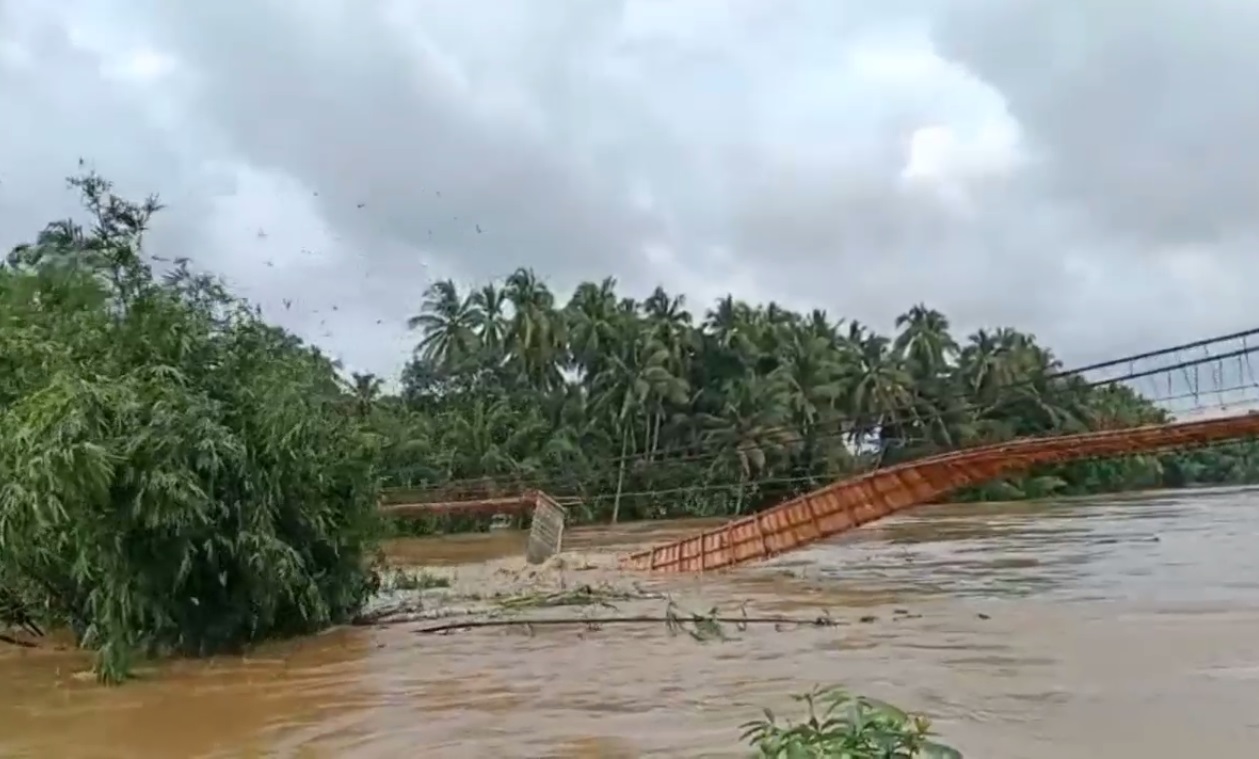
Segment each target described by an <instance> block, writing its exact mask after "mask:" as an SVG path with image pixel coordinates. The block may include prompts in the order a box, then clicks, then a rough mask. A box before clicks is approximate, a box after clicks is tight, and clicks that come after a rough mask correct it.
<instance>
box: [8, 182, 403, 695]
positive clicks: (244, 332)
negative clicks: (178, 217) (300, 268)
mask: <svg viewBox="0 0 1259 759" xmlns="http://www.w3.org/2000/svg"><path fill="white" fill-rule="evenodd" d="M72 185H73V186H74V187H75V188H76V189H77V190H78V191H79V192H80V193H81V194H82V197H83V199H84V202H85V205H86V207H87V209H88V211H89V212H90V215H91V225H90V226H88V227H83V226H79V225H77V224H75V223H74V222H71V221H66V222H58V223H55V224H51V225H49V226H48V227H47V228H46V229H45V230H44V231H43V232H42V233H40V234H39V236H38V237H37V239H36V241H35V242H34V243H32V244H29V245H24V246H21V247H19V248H17V249H15V250H14V251H13V252H12V254H11V255H9V257H8V259H7V261H6V263H5V264H4V266H3V267H0V429H3V430H4V434H3V435H0V596H3V597H4V599H5V601H4V604H3V608H0V614H4V615H5V617H6V618H7V619H8V620H9V621H14V620H16V621H22V620H39V621H42V622H44V623H45V624H50V625H65V626H67V627H69V628H70V629H71V630H73V632H74V634H75V636H76V638H77V639H78V642H79V643H80V644H81V645H83V646H85V647H88V648H91V649H95V650H96V651H97V652H98V658H97V664H98V673H99V675H100V677H101V678H102V679H105V680H109V681H117V680H119V679H121V678H123V677H124V676H125V675H126V673H127V671H128V666H129V663H130V662H131V661H132V658H133V657H134V656H135V655H136V654H145V653H159V652H179V653H187V654H207V653H212V652H216V651H224V650H231V649H235V648H238V647H240V646H242V645H245V644H248V643H250V642H252V641H256V640H259V639H262V638H267V637H272V636H278V635H290V634H297V633H307V632H311V631H314V630H317V629H319V628H322V627H325V626H327V625H330V624H334V623H338V622H342V621H345V620H346V619H348V618H349V617H350V615H352V614H353V613H354V612H355V611H356V610H357V609H358V608H359V606H360V605H361V603H362V601H363V600H364V598H365V595H366V594H367V592H368V591H369V589H370V585H371V574H370V571H369V567H368V564H367V560H368V558H369V551H370V549H371V547H372V540H373V538H374V536H375V534H376V529H377V516H376V515H377V508H376V502H377V472H376V461H377V451H376V449H375V446H374V442H373V441H374V440H375V438H374V437H373V436H370V435H368V434H367V433H366V431H365V429H364V428H363V427H362V426H361V424H360V423H359V421H358V416H359V415H358V413H357V412H358V411H361V410H363V408H362V406H360V405H359V404H357V403H356V400H365V396H367V395H368V394H369V393H368V392H367V391H369V390H371V391H373V392H374V391H375V390H376V389H378V388H377V387H376V386H375V385H373V383H372V382H370V381H366V382H363V383H361V388H360V389H361V390H362V393H361V394H360V397H359V398H358V399H355V398H354V397H352V396H350V395H348V394H347V393H345V392H344V391H343V389H342V385H341V383H340V382H339V380H338V376H337V373H336V369H335V366H334V364H333V363H332V362H330V361H329V360H328V359H326V358H324V357H322V356H321V355H319V354H318V352H316V351H313V350H311V349H309V348H306V347H303V346H302V344H301V341H300V340H298V339H296V338H295V337H293V336H292V335H289V334H287V333H285V332H283V331H282V330H279V329H277V328H275V327H272V326H269V325H267V324H265V323H264V322H262V321H261V320H260V318H259V317H258V314H257V312H256V310H253V309H251V308H250V307H249V306H248V305H247V304H245V303H243V302H241V301H239V300H237V299H235V298H233V297H231V296H230V295H229V294H228V293H227V292H226V291H225V290H224V289H223V287H222V286H221V285H220V284H218V283H217V282H215V281H214V280H213V279H211V278H209V277H205V276H199V275H194V274H193V273H191V272H190V270H189V268H188V263H187V261H180V262H178V264H177V266H176V267H175V268H174V269H173V270H172V271H170V272H169V273H168V274H166V275H165V276H164V277H163V278H161V279H159V278H156V277H155V276H154V274H153V271H152V269H151V268H150V264H149V262H148V260H147V259H146V258H145V254H144V253H143V251H142V248H141V242H142V238H143V234H144V231H145V228H146V226H147V224H148V221H149V218H150V216H151V215H152V214H153V213H155V212H156V211H157V210H158V209H159V205H158V203H157V201H156V200H155V199H150V200H149V201H147V202H145V203H142V204H135V203H130V202H127V201H125V200H123V199H121V198H119V197H117V196H115V195H114V194H113V192H112V190H111V187H110V185H109V183H108V182H106V181H105V180H103V179H101V178H100V177H98V176H96V175H94V174H88V175H86V176H83V177H80V178H77V179H75V180H72ZM0 621H3V620H0Z"/></svg>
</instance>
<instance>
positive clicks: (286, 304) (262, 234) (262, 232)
mask: <svg viewBox="0 0 1259 759" xmlns="http://www.w3.org/2000/svg"><path fill="white" fill-rule="evenodd" d="M434 194H435V196H436V197H437V198H438V199H441V197H442V193H441V191H440V190H438V191H435V193H434ZM312 195H313V196H314V197H316V198H318V197H319V192H318V191H314V192H312ZM367 207H368V204H367V203H366V202H365V201H359V202H357V203H355V210H358V211H361V210H363V209H365V208H367ZM450 218H451V220H452V221H453V222H454V223H455V224H459V223H460V219H459V216H457V215H456V216H451V217H450ZM472 228H473V229H474V230H475V231H476V234H478V235H479V234H484V233H485V231H484V230H483V229H482V228H481V225H480V223H477V222H473V224H472ZM426 232H427V236H428V239H429V240H432V238H433V230H432V229H431V228H430V229H427V230H426ZM255 237H256V238H257V239H258V240H259V241H260V242H265V241H267V240H269V239H270V234H269V233H268V232H267V230H266V229H265V228H262V227H259V228H258V230H257V231H256V232H255ZM340 239H341V238H339V237H337V238H334V240H336V241H340ZM301 254H302V255H303V256H313V255H315V251H313V250H310V249H308V248H302V249H301ZM159 260H160V259H159ZM264 264H265V265H266V266H267V267H268V268H275V265H276V264H275V261H274V260H271V259H266V260H265V261H264ZM363 276H364V277H365V278H371V277H372V276H373V274H372V272H371V271H370V270H365V271H364V274H363ZM280 303H281V305H282V307H283V309H284V311H286V312H292V310H293V308H294V306H295V305H297V304H296V301H295V300H294V299H293V298H288V297H286V298H283V299H281V301H280ZM299 307H300V306H299ZM325 309H328V310H330V311H331V312H332V313H338V312H340V310H341V309H340V306H339V305H338V304H336V303H331V304H328V305H327V306H324V307H316V308H311V309H310V310H309V312H308V313H309V315H310V316H312V317H314V316H317V317H319V321H318V329H319V330H320V331H319V334H318V337H319V338H321V339H324V340H330V339H332V338H334V337H335V333H334V331H333V328H332V326H330V325H329V323H328V320H329V318H332V314H331V313H329V312H328V311H327V310H325ZM384 323H385V319H383V318H380V319H376V324H377V325H383V324H384ZM308 339H309V338H308ZM329 347H331V346H329ZM337 358H339V357H337Z"/></svg>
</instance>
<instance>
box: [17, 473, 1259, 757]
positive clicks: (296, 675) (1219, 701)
mask: <svg viewBox="0 0 1259 759" xmlns="http://www.w3.org/2000/svg"><path fill="white" fill-rule="evenodd" d="M702 524H703V523H696V522H691V523H689V524H678V523H673V524H659V523H656V524H641V525H630V526H625V527H618V528H616V529H596V530H574V531H571V532H570V534H569V536H567V539H566V549H567V551H568V552H570V554H571V555H570V556H568V557H566V558H565V561H564V562H563V563H562V565H560V566H558V567H550V568H548V569H546V570H544V572H543V574H542V575H539V576H537V577H533V578H529V577H524V576H522V575H521V574H520V573H519V571H518V570H520V569H522V568H523V567H521V566H519V565H520V564H521V562H519V560H518V559H516V558H514V557H518V556H519V555H520V553H521V551H522V548H523V535H520V534H517V533H510V532H495V533H491V534H489V535H476V536H458V537H451V538H442V539H434V540H410V541H402V542H399V543H396V544H394V545H392V546H390V547H389V550H390V554H391V556H392V557H393V559H394V560H395V561H397V562H399V563H409V564H417V565H418V564H422V565H425V566H428V567H434V568H436V569H435V570H434V572H436V573H444V574H445V575H446V576H448V577H450V578H451V586H452V589H451V592H452V593H464V592H472V590H473V589H481V592H483V593H485V594H489V595H492V594H493V593H494V592H499V591H501V592H506V593H511V592H517V591H519V590H521V589H523V588H528V587H543V588H555V587H559V586H561V585H562V586H564V587H572V586H580V585H583V584H584V585H590V586H599V585H601V584H607V585H609V586H612V587H616V586H617V585H618V583H619V584H620V585H621V586H626V585H628V584H632V583H633V582H637V583H638V588H639V589H641V590H643V591H644V592H643V593H642V596H643V597H641V598H639V599H637V600H628V601H618V602H616V604H615V605H616V607H617V609H616V611H615V613H616V614H617V615H632V614H649V615H651V614H654V615H659V614H662V613H663V612H664V607H665V604H666V601H664V600H663V599H662V598H660V597H656V596H660V595H662V594H669V595H670V596H671V597H673V598H674V600H676V601H677V602H678V603H679V604H681V605H683V606H686V607H689V608H694V609H697V610H699V609H704V610H706V609H707V608H708V607H710V606H712V605H714V604H717V605H722V606H724V607H726V608H729V609H732V610H733V609H736V608H737V607H738V606H739V605H740V604H744V603H746V604H747V607H748V609H749V613H765V614H789V615H793V616H816V615H819V614H822V613H823V612H829V614H830V615H831V616H832V617H833V618H834V619H836V620H838V621H840V622H844V623H845V624H841V625H839V626H836V627H818V628H804V629H793V630H787V631H776V630H774V629H773V628H772V627H768V626H767V627H753V628H750V629H748V630H747V631H732V632H731V635H732V636H733V637H734V639H733V640H729V641H725V642H707V643H701V642H697V641H695V640H692V639H691V638H690V637H689V636H684V635H683V636H670V635H668V634H667V632H666V631H665V630H664V628H663V625H659V626H657V625H643V626H635V627H612V626H610V627H606V628H603V629H601V630H588V629H584V628H583V627H582V626H572V627H564V628H542V627H539V628H536V629H534V630H533V631H532V634H531V635H526V634H523V633H522V632H520V631H518V630H502V629H489V630H473V631H466V632H461V633H457V634H453V635H447V636H429V635H416V634H415V633H414V632H413V631H412V628H413V627H414V626H416V625H411V626H389V627H385V628H380V629H375V628H368V629H355V630H348V631H340V632H336V633H331V634H328V635H325V636H322V637H319V638H315V639H311V640H306V641H300V642H297V643H292V644H280V645H273V646H267V647H265V648H264V649H262V650H260V651H257V652H254V653H253V654H251V655H250V656H249V657H247V658H245V659H239V658H232V659H227V658H224V659H219V660H214V661H211V662H178V663H174V664H170V665H165V666H163V667H162V668H161V669H160V671H158V672H157V673H155V674H153V675H151V676H150V677H147V678H145V679H144V680H142V681H139V682H135V683H132V684H129V685H127V686H126V687H124V688H122V689H120V690H107V689H102V688H98V687H96V686H94V685H91V684H88V683H84V682H82V681H81V679H80V678H77V677H75V674H74V673H75V672H77V671H79V670H81V669H82V668H83V667H84V660H83V658H82V657H81V656H80V655H78V654H73V653H66V652H50V651H23V650H17V649H12V648H0V678H3V680H4V682H5V683H6V698H5V699H4V701H3V702H2V703H0V756H39V757H45V756H56V757H65V758H66V759H77V758H80V757H81V758H83V759H89V758H91V759H96V758H97V757H99V758H100V759H105V758H106V757H129V758H130V757H138V758H140V759H148V758H149V757H152V758H153V759H157V758H158V757H161V758H162V759H166V757H170V756H181V757H185V756H186V757H219V756H222V757H239V756H292V757H299V756H301V757H324V756H329V757H333V756H335V757H342V756H345V757H355V758H357V757H396V756H403V755H415V754H421V755H424V756H433V757H474V758H479V757H485V756H503V757H529V758H533V759H536V758H537V757H552V756H554V757H619V756H624V757H633V756H668V757H677V756H741V755H744V754H743V753H742V752H741V751H740V748H739V746H738V742H737V739H738V732H739V731H738V725H739V723H740V722H743V721H744V720H746V719H749V718H753V717H755V716H757V713H758V709H759V707H760V706H762V705H764V706H770V707H773V708H775V709H776V710H780V711H781V710H783V709H784V708H786V709H788V710H789V706H788V698H787V697H788V695H789V694H791V693H794V692H798V691H801V690H806V689H808V688H809V687H810V686H812V685H813V684H816V683H827V684H829V683H844V684H846V685H849V686H851V687H853V688H854V689H856V690H859V691H861V692H864V693H868V694H870V695H873V696H877V697H880V698H884V699H887V700H890V701H893V702H896V703H898V704H901V705H903V706H906V707H909V708H912V709H915V710H920V711H923V712H926V713H927V714H929V715H930V716H932V717H933V718H934V719H935V720H936V723H937V727H938V729H939V731H940V732H941V733H942V734H943V735H944V736H945V737H946V738H947V739H948V741H949V742H950V743H952V744H954V745H957V746H958V747H959V748H961V749H963V750H964V751H965V752H966V753H967V756H968V757H975V758H977V759H984V758H985V757H995V758H997V759H1050V758H1051V757H1052V758H1054V759H1058V758H1060V757H1062V756H1073V757H1074V756H1080V757H1085V756H1106V757H1108V759H1126V758H1127V757H1133V758H1134V759H1135V758H1136V757H1141V758H1142V759H1151V758H1155V759H1157V758H1160V757H1168V758H1170V757H1181V756H1183V755H1185V754H1188V753H1190V752H1194V753H1197V754H1200V755H1205V756H1244V755H1249V753H1251V752H1253V750H1254V746H1255V745H1256V744H1259V717H1254V716H1253V710H1252V709H1250V708H1249V707H1250V705H1251V704H1253V703H1255V702H1256V701H1257V700H1259V636H1255V635H1254V630H1255V629H1256V628H1257V627H1259V551H1256V550H1255V549H1256V547H1257V544H1256V541H1259V493H1256V492H1254V491H1238V490H1232V491H1200V492H1191V493H1190V492H1186V493H1175V494H1167V493H1162V494H1153V495H1141V496H1129V497H1124V498H1119V499H1092V500H1081V501H1071V502H1063V503H1035V504H1003V505H999V506H998V505H958V506H941V507H930V508H926V509H921V510H918V511H915V512H914V513H912V514H910V515H909V516H907V517H902V518H898V519H894V520H889V521H887V522H885V523H882V524H878V525H874V526H872V527H869V528H866V529H863V530H859V531H857V532H856V533H854V534H852V535H850V536H848V537H846V538H844V539H841V540H839V541H836V542H833V543H829V544H826V545H822V546H818V547H815V548H811V549H808V550H806V551H802V552H800V553H796V554H792V555H789V556H786V557H783V558H782V559H780V560H778V561H777V562H774V563H773V564H771V565H766V566H764V567H758V568H749V569H746V570H740V571H738V572H735V573H731V574H728V575H723V576H717V577H706V578H696V577H683V578H665V579H660V578H627V577H625V576H623V575H620V574H618V573H617V572H616V571H615V570H614V569H613V568H612V567H611V563H612V557H613V556H615V554H616V553H618V552H620V551H623V550H625V549H627V548H629V547H631V546H636V545H641V544H643V543H647V542H652V541H656V540H661V539H665V538H668V537H671V536H673V535H676V534H679V533H682V532H686V531H690V530H694V529H696V528H697V527H698V526H702ZM897 610H903V612H898V611H897ZM904 612H908V613H904ZM571 613H573V614H581V613H592V612H590V611H588V610H578V611H572V612H571ZM597 613H599V614H611V613H614V612H612V611H611V610H607V609H604V610H600V611H598V612H597ZM863 617H865V618H870V617H873V620H868V621H864V622H863V621H860V620H861V619H862V618H863ZM422 624H430V623H428V622H425V623H422Z"/></svg>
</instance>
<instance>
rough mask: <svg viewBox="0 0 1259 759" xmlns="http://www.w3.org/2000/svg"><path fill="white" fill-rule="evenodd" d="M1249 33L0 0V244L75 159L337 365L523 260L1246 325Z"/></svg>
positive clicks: (1101, 333) (745, 294) (1251, 219)
mask: <svg viewBox="0 0 1259 759" xmlns="http://www.w3.org/2000/svg"><path fill="white" fill-rule="evenodd" d="M1256 39H1259V5H1256V4H1255V3H1253V2H1243V1H1242V0H1193V2H1190V0H1147V1H1146V2H1144V3H1141V4H1140V7H1139V9H1138V8H1137V6H1136V5H1135V4H1131V3H1119V2H1096V0H1094V1H1093V2H1086V1H1085V0H885V1H884V2H882V3H870V2H857V1H856V0H725V1H724V2H719V1H717V0H530V1H529V2H526V1H525V0H392V1H390V0H304V1H303V2H296V1H294V0H248V2H246V1H245V0H218V2H213V3H191V2H169V0H166V1H162V2H159V1H158V0H128V1H127V2H123V1H122V0H61V1H60V2H56V3H52V2H48V1H47V0H42V1H41V0H0V245H5V246H7V245H9V244H12V243H13V242H16V241H18V240H21V239H25V238H27V237H29V236H30V235H31V234H32V233H33V232H34V231H35V230H36V229H37V228H38V227H40V226H41V225H42V224H43V223H44V222H45V221H47V220H49V219H50V218H55V217H60V216H64V215H65V214H67V213H69V212H70V211H71V210H72V209H73V208H74V199H73V197H72V196H71V195H69V194H68V193H67V192H66V190H65V188H64V178H65V177H66V176H67V175H69V174H71V173H73V172H74V168H75V163H76V161H77V159H78V158H79V157H84V158H87V159H89V160H90V161H91V162H92V163H93V164H94V165H95V166H96V167H97V168H98V169H99V170H100V171H101V172H102V173H103V174H105V175H106V176H108V177H110V178H112V179H114V180H115V181H116V182H117V183H118V185H119V186H120V188H121V189H122V190H123V191H124V192H126V193H129V194H135V195H141V194H144V193H147V192H150V191H152V192H158V193H160V194H161V196H162V198H163V199H164V200H165V201H166V202H167V203H168V204H169V207H170V210H169V211H168V212H166V213H165V214H164V218H163V219H161V221H160V224H159V225H158V229H157V230H156V231H155V233H154V236H153V246H154V247H155V252H157V253H162V254H166V255H188V256H190V257H192V258H193V259H194V260H195V261H197V262H198V263H199V264H201V265H202V266H205V267H207V268H211V269H213V270H215V271H217V272H219V273H221V274H223V275H224V276H226V277H227V278H228V279H229V281H231V282H232V283H233V284H234V285H235V286H236V288H237V290H238V291H239V292H240V293H242V294H245V295H247V296H248V297H250V298H252V299H254V300H256V301H258V302H259V303H261V304H262V306H263V308H264V309H265V310H266V312H267V313H268V314H269V315H270V316H271V317H272V318H274V319H275V320H276V321H279V322H280V323H283V324H284V325H286V326H288V327H290V328H293V329H295V330H296V331H298V332H299V333H300V334H302V335H303V336H305V337H307V338H308V339H310V340H312V341H314V342H317V343H320V344H323V345H325V346H326V347H327V348H328V350H329V351H330V352H332V353H334V354H336V355H338V356H340V357H341V358H342V359H343V360H344V361H345V362H346V364H347V365H348V366H349V367H350V368H355V369H359V370H370V371H376V372H378V373H386V374H393V373H395V372H396V370H397V368H398V366H399V365H400V364H401V362H402V361H403V360H405V358H406V355H407V351H408V349H409V346H410V345H411V344H412V343H413V342H414V337H413V336H408V335H407V333H406V330H405V327H404V325H403V322H404V321H405V319H406V317H407V316H408V315H410V314H412V313H414V312H415V311H416V310H417V308H418V307H419V303H420V299H421V295H422V293H423V291H424V289H425V288H426V287H427V286H428V284H429V283H430V282H432V281H433V280H434V279H435V278H440V277H445V276H453V277H455V278H457V279H460V280H463V281H469V282H471V281H484V280H486V279H488V278H491V277H499V276H502V275H504V274H506V273H508V272H510V270H512V269H513V268H515V267H516V266H519V265H527V266H531V267H533V268H534V269H535V270H536V271H537V272H538V273H539V274H540V275H542V276H544V277H545V278H546V279H547V280H548V281H549V282H550V283H551V284H552V285H553V286H554V287H555V288H557V289H558V290H560V291H561V292H562V293H564V294H565V295H566V294H567V292H568V291H570V290H571V288H572V287H573V286H574V285H575V284H576V283H577V282H578V281H580V280H581V279H590V278H595V279H598V278H602V277H603V276H606V275H609V274H612V275H615V276H616V277H617V278H618V279H620V281H621V282H622V283H623V285H624V287H626V288H627V289H629V290H631V291H635V292H637V293H640V294H645V293H646V292H647V291H648V290H649V289H650V288H651V287H652V286H654V285H655V284H657V283H662V284H664V285H665V286H666V287H667V288H668V289H671V290H676V291H680V292H683V293H685V294H686V296H687V298H688V302H689V304H690V305H691V306H692V307H693V308H694V309H696V310H703V308H705V307H706V306H707V305H709V304H710V303H711V302H712V301H713V300H714V299H715V298H717V297H718V296H719V295H721V294H724V293H726V292H733V293H735V294H736V295H737V296H739V297H742V298H745V299H749V300H767V299H774V300H777V301H780V302H782V303H785V304H788V305H791V306H795V307H798V308H813V307H820V308H825V309H827V310H828V311H829V312H830V313H832V314H833V315H836V316H839V315H843V316H849V317H855V318H859V319H861V320H863V321H866V322H869V323H872V324H874V325H876V326H879V327H881V328H890V326H891V321H892V319H893V318H894V317H895V315H896V314H897V313H899V312H901V311H903V310H904V309H905V308H906V307H907V306H909V305H911V304H912V303H914V302H918V301H925V302H926V303H927V304H929V305H931V306H934V307H936V308H940V309H941V310H944V311H945V312H947V313H948V314H949V315H950V316H951V317H952V319H953V321H954V323H955V325H956V326H957V327H958V328H959V329H962V330H969V329H973V328H975V327H977V326H980V325H983V324H1011V325H1015V326H1018V327H1021V328H1025V329H1029V330H1032V331H1034V332H1036V333H1037V334H1038V335H1040V336H1041V337H1042V338H1043V339H1045V340H1046V341H1048V342H1050V343H1051V344H1053V345H1054V346H1055V347H1056V348H1057V349H1058V351H1059V353H1060V354H1061V355H1062V356H1063V357H1064V358H1065V359H1066V360H1067V361H1068V363H1071V364H1075V363H1080V362H1085V361H1089V360H1094V359H1098V358H1105V357H1108V356H1116V355H1121V354H1125V353H1131V352H1135V351H1138V350H1143V349H1147V348H1153V347H1159V346H1162V345H1165V344H1169V343H1174V342H1179V341H1182V340H1187V339H1193V338H1196V337H1202V336H1207V335H1210V334H1214V333H1218V332H1226V331H1233V330H1236V329H1243V328H1246V327H1251V326H1255V325H1256V324H1259V312H1256V311H1255V309H1254V308H1253V304H1254V302H1255V301H1254V299H1253V295H1252V293H1253V287H1252V286H1250V285H1247V284H1246V283H1247V282H1253V281H1255V279H1256V277H1259V246H1257V245H1256V240H1255V237H1256V232H1259V150H1256V149H1255V148H1254V147H1253V146H1252V145H1251V142H1252V141H1253V140H1254V138H1255V137H1254V136H1255V134H1256V133H1257V132H1256V129H1257V128H1259V97H1256V96H1255V94H1254V92H1253V86H1254V82H1255V81H1256V79H1257V78H1259V47H1257V46H1256V45H1255V40H1256ZM159 248H160V250H156V249H159ZM285 299H288V300H290V301H291V302H292V305H291V308H290V309H289V310H285V308H284V306H283V302H284V300H285ZM334 309H335V310H334Z"/></svg>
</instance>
